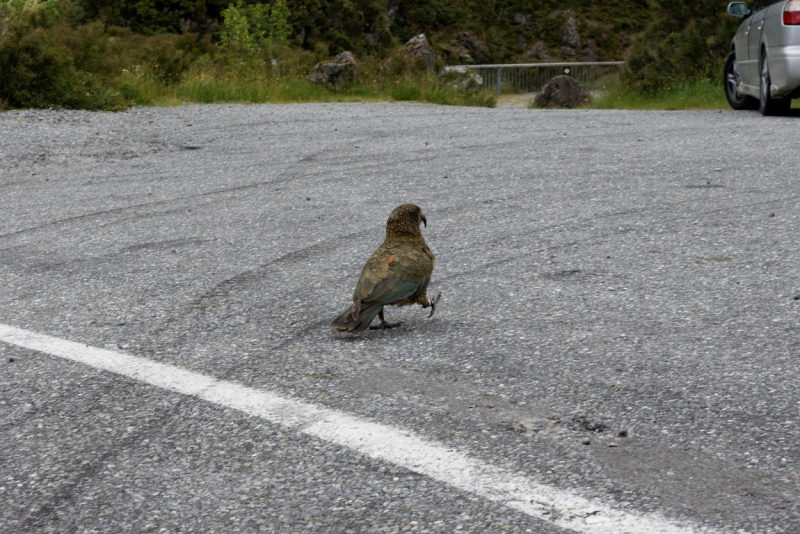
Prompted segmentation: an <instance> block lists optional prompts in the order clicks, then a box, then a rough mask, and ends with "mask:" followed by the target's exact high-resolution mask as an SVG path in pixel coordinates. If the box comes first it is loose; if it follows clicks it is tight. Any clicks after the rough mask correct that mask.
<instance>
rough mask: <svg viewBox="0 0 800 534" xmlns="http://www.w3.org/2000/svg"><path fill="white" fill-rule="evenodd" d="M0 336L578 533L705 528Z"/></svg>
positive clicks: (343, 421)
mask: <svg viewBox="0 0 800 534" xmlns="http://www.w3.org/2000/svg"><path fill="white" fill-rule="evenodd" d="M0 341H3V342H5V343H8V344H11V345H16V346H18V347H23V348H26V349H30V350H34V351H38V352H43V353H46V354H49V355H52V356H58V357H60V358H65V359H68V360H72V361H75V362H80V363H83V364H86V365H89V366H91V367H95V368H97V369H102V370H104V371H110V372H112V373H115V374H118V375H123V376H126V377H129V378H133V379H136V380H139V381H141V382H145V383H147V384H150V385H153V386H157V387H160V388H163V389H167V390H169V391H175V392H178V393H183V394H184V395H191V396H194V397H197V398H199V399H203V400H205V401H208V402H212V403H214V404H218V405H220V406H225V407H227V408H233V409H235V410H239V411H241V412H244V413H246V414H248V415H252V416H256V417H259V418H262V419H266V420H267V421H269V422H271V423H275V424H279V425H283V426H286V427H289V428H291V429H294V430H296V431H298V432H302V433H304V434H307V435H311V436H315V437H318V438H320V439H323V440H326V441H329V442H332V443H336V444H339V445H343V446H345V447H348V448H350V449H352V450H354V451H357V452H359V453H362V454H365V455H367V456H370V457H372V458H376V459H379V460H384V461H386V462H391V463H393V464H395V465H398V466H402V467H405V468H407V469H410V470H412V471H415V472H417V473H420V474H423V475H426V476H429V477H431V478H433V479H436V480H439V481H441V482H444V483H445V484H448V485H450V486H453V487H456V488H459V489H462V490H465V491H468V492H471V493H474V494H475V495H479V496H481V497H484V498H487V499H490V500H492V501H495V502H497V503H500V504H503V505H505V506H507V507H509V508H513V509H515V510H519V511H521V512H524V513H525V514H528V515H530V516H533V517H536V518H539V519H542V520H544V521H546V522H548V523H552V524H555V525H558V526H559V527H564V528H567V529H571V530H573V531H575V532H582V533H586V534H624V533H629V534H634V533H636V534H640V533H647V534H688V533H700V532H704V533H710V532H712V531H711V530H709V529H705V528H701V527H698V526H695V525H690V524H678V523H676V522H673V521H670V520H668V519H666V518H664V517H662V516H660V515H656V514H634V513H629V512H624V511H620V510H617V509H615V508H612V507H611V506H609V505H607V504H605V503H602V502H599V501H593V500H589V499H586V498H583V497H580V496H578V495H576V494H574V493H571V492H569V491H565V490H562V489H559V488H556V487H554V486H548V485H545V484H541V483H538V482H536V481H535V480H532V479H531V478H529V477H526V476H523V475H520V474H516V473H514V472H512V471H510V470H508V469H504V468H501V467H495V466H492V465H489V464H486V463H484V462H483V461H480V460H477V459H475V458H472V457H470V456H469V455H466V454H463V453H460V452H457V451H454V450H452V449H450V448H448V447H446V446H445V445H442V444H437V443H434V442H431V441H428V440H426V439H424V438H421V437H419V436H416V435H414V434H413V433H411V432H406V431H403V430H401V429H398V428H394V427H391V426H387V425H381V424H377V423H371V422H369V421H366V420H363V419H359V418H358V417H355V416H353V415H348V414H346V413H343V412H339V411H336V410H330V409H327V408H323V407H320V406H315V405H313V404H309V403H305V402H301V401H297V400H293V399H290V398H286V397H282V396H280V395H277V394H275V393H273V392H270V391H267V390H262V389H255V388H250V387H246V386H243V385H241V384H236V383H234V382H228V381H225V380H217V379H215V378H213V377H211V376H206V375H203V374H200V373H195V372H193V371H187V370H186V369H181V368H180V367H175V366H173V365H168V364H163V363H158V362H153V361H150V360H147V359H144V358H139V357H137V356H131V355H128V354H122V353H119V352H115V351H110V350H105V349H98V348H94V347H90V346H88V345H84V344H82V343H75V342H72V341H67V340H64V339H59V338H55V337H51V336H46V335H42V334H37V333H36V332H31V331H28V330H23V329H20V328H16V327H13V326H8V325H3V324H0Z"/></svg>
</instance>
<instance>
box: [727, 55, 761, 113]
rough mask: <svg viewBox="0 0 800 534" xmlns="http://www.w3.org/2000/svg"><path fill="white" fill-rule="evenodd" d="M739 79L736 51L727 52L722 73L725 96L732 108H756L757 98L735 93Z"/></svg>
mask: <svg viewBox="0 0 800 534" xmlns="http://www.w3.org/2000/svg"><path fill="white" fill-rule="evenodd" d="M739 80H740V78H739V69H738V67H737V63H736V52H731V53H730V54H728V59H726V60H725V68H724V69H723V73H722V83H723V84H724V86H725V98H726V99H727V100H728V104H730V105H731V107H732V108H733V109H758V100H756V99H755V98H753V97H752V96H747V95H744V96H739V95H738V94H737V93H736V88H737V87H738V86H739Z"/></svg>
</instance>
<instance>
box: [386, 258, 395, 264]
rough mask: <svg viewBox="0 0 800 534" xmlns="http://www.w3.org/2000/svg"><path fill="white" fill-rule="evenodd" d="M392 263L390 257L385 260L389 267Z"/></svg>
mask: <svg viewBox="0 0 800 534" xmlns="http://www.w3.org/2000/svg"><path fill="white" fill-rule="evenodd" d="M393 261H394V259H393V258H392V257H391V256H389V257H388V258H386V263H388V264H389V265H391V264H392V262H393Z"/></svg>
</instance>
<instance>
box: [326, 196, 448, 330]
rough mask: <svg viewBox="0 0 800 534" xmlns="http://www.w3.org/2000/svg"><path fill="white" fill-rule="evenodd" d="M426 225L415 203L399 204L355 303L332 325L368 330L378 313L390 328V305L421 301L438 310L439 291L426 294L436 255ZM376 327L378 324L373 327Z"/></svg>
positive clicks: (360, 283)
mask: <svg viewBox="0 0 800 534" xmlns="http://www.w3.org/2000/svg"><path fill="white" fill-rule="evenodd" d="M420 223H422V224H425V225H426V226H427V220H426V219H425V216H424V215H422V210H421V209H420V208H419V206H417V205H415V204H402V205H400V206H398V207H396V208H395V209H394V210H393V211H392V213H391V214H390V215H389V219H388V220H387V221H386V239H385V240H384V241H383V244H381V246H380V247H378V248H377V250H375V252H373V253H372V256H371V257H370V258H369V260H367V263H366V264H365V265H364V269H363V270H362V271H361V277H360V278H359V280H358V284H356V289H355V291H354V292H353V304H351V305H350V307H349V308H347V310H345V311H344V313H342V314H341V315H340V316H339V317H337V318H336V319H335V320H334V321H333V323H331V327H333V328H335V329H337V330H340V331H343V332H359V331H361V330H365V329H367V328H368V327H369V325H370V323H372V321H373V319H375V317H376V316H377V317H378V318H379V319H380V324H379V326H378V327H377V328H391V327H394V326H399V324H400V323H396V324H389V323H387V322H386V321H385V319H384V317H383V307H384V306H387V305H393V306H407V305H409V304H415V303H416V304H420V305H421V306H422V307H423V308H432V309H431V313H430V315H429V317H430V316H432V315H433V312H434V311H435V310H436V303H437V302H438V301H439V297H440V296H441V295H438V296H437V297H436V298H435V299H434V300H430V299H429V298H428V296H427V295H426V290H427V288H428V282H430V279H431V273H433V262H434V255H433V252H431V249H430V248H428V245H427V244H426V243H425V239H424V238H423V237H422V232H421V231H420V228H419V225H420ZM373 328H376V327H373Z"/></svg>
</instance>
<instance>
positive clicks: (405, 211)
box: [386, 204, 428, 237]
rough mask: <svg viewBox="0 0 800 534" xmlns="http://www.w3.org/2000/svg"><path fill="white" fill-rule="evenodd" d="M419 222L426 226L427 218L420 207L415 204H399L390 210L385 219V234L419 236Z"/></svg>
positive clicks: (389, 235) (388, 235) (420, 233)
mask: <svg viewBox="0 0 800 534" xmlns="http://www.w3.org/2000/svg"><path fill="white" fill-rule="evenodd" d="M420 223H422V224H424V225H425V227H426V228H427V227H428V220H427V219H426V218H425V216H424V215H423V214H422V209H421V208H420V207H419V206H417V205H416V204H401V205H399V206H397V207H396V208H395V209H394V210H392V213H391V214H390V215H389V219H388V220H387V221H386V236H387V237H399V236H403V235H406V236H413V237H417V236H421V235H422V232H420V229H419V225H420Z"/></svg>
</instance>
